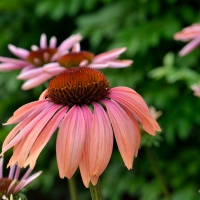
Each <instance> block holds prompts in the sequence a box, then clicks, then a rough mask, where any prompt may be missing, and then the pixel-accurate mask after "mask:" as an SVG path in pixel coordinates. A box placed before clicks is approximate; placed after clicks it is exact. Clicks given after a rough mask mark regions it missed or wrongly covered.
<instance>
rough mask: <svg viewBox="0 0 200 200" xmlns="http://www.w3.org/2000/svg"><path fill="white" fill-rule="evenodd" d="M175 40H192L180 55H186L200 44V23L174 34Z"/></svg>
mask: <svg viewBox="0 0 200 200" xmlns="http://www.w3.org/2000/svg"><path fill="white" fill-rule="evenodd" d="M174 39H175V40H181V41H183V42H187V41H190V42H189V43H188V44H187V45H186V46H185V47H184V48H183V49H182V50H181V51H180V52H179V55H180V56H185V55H186V54H188V53H190V52H191V51H192V50H193V49H195V48H196V47H197V46H199V45H200V24H193V25H191V26H188V27H186V28H184V29H182V30H181V31H180V32H178V33H176V34H174Z"/></svg>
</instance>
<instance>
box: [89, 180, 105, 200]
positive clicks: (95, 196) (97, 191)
mask: <svg viewBox="0 0 200 200" xmlns="http://www.w3.org/2000/svg"><path fill="white" fill-rule="evenodd" d="M90 194H91V197H92V200H103V197H102V194H101V187H100V184H99V181H98V182H97V184H96V185H92V183H91V182H90Z"/></svg>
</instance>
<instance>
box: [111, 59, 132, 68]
mask: <svg viewBox="0 0 200 200" xmlns="http://www.w3.org/2000/svg"><path fill="white" fill-rule="evenodd" d="M132 63H133V61H132V60H113V61H108V64H109V67H110V68H122V67H128V66H130V65H132Z"/></svg>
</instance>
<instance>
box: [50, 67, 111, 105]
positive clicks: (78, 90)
mask: <svg viewBox="0 0 200 200" xmlns="http://www.w3.org/2000/svg"><path fill="white" fill-rule="evenodd" d="M108 92H109V82H108V81H107V78H106V77H105V76H104V75H103V74H102V73H101V72H100V71H97V70H95V69H91V68H88V67H74V68H69V69H67V70H66V71H64V72H63V73H61V74H59V75H58V76H56V77H55V78H54V79H53V80H52V81H51V82H50V83H49V87H48V90H47V97H48V99H49V101H51V102H54V103H55V104H63V105H67V106H70V107H71V106H73V105H80V106H81V105H83V104H86V105H89V104H91V103H92V102H98V101H99V100H100V99H102V98H104V97H106V95H107V94H108Z"/></svg>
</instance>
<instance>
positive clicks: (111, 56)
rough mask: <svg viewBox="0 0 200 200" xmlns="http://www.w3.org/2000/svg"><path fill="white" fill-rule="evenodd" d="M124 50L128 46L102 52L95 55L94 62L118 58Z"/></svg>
mask: <svg viewBox="0 0 200 200" xmlns="http://www.w3.org/2000/svg"><path fill="white" fill-rule="evenodd" d="M124 51H126V47H122V48H119V49H113V50H111V51H107V52H105V53H101V54H99V55H97V56H95V57H94V59H93V62H94V63H96V62H101V61H107V60H114V59H116V58H118V57H119V55H120V54H122V53H123V52H124Z"/></svg>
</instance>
